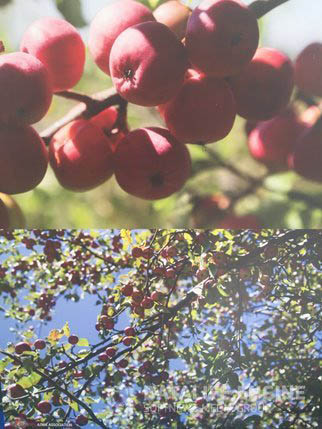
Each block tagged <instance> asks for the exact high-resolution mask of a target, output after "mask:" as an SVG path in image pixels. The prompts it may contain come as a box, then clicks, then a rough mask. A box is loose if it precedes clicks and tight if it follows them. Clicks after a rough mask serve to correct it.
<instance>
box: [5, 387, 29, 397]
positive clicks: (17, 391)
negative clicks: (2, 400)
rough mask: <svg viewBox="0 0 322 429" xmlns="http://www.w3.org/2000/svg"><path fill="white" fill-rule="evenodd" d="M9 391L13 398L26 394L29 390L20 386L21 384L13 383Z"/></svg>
mask: <svg viewBox="0 0 322 429" xmlns="http://www.w3.org/2000/svg"><path fill="white" fill-rule="evenodd" d="M8 393H9V396H10V397H11V398H12V399H16V398H20V397H21V396H24V395H26V393H27V392H26V391H25V389H24V388H23V387H22V386H20V384H11V385H10V386H9V387H8Z"/></svg>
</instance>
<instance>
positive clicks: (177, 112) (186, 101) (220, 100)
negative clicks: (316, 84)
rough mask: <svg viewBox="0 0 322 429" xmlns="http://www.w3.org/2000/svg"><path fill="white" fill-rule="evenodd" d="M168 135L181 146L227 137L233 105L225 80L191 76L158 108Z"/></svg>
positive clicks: (231, 95)
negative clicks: (181, 144)
mask: <svg viewBox="0 0 322 429" xmlns="http://www.w3.org/2000/svg"><path fill="white" fill-rule="evenodd" d="M161 112H162V116H163V117H164V120H165V123H166V125H167V128H168V129H169V131H170V133H171V134H172V135H173V136H174V137H175V138H176V139H178V140H179V141H181V142H183V143H199V144H200V143H211V142H215V141H217V140H221V139H223V138H224V137H226V136H227V134H228V133H229V132H230V130H231V129H232V127H233V124H234V121H235V117H236V103H235V100H234V96H233V94H232V91H231V89H230V87H229V85H228V83H227V82H226V81H225V80H224V79H217V78H215V77H210V76H205V75H202V74H199V73H198V74H197V73H194V74H191V75H190V76H189V77H188V78H187V79H186V80H185V82H184V84H183V86H182V87H181V88H180V90H179V92H178V93H177V94H176V95H175V96H174V97H173V98H172V99H171V100H170V101H169V102H168V103H166V104H164V105H163V106H161Z"/></svg>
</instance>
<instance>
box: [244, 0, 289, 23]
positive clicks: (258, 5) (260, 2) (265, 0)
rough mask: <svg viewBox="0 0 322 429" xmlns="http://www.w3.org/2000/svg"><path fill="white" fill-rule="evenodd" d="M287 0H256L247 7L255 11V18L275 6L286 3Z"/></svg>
mask: <svg viewBox="0 0 322 429" xmlns="http://www.w3.org/2000/svg"><path fill="white" fill-rule="evenodd" d="M287 1H288V0H256V1H254V2H253V3H251V4H250V5H249V6H248V7H249V8H250V9H251V10H252V11H253V12H254V13H255V15H256V17H257V19H259V18H261V17H262V16H264V15H266V13H268V12H270V11H271V10H273V9H275V8H276V7H277V6H280V5H282V4H283V3H286V2H287Z"/></svg>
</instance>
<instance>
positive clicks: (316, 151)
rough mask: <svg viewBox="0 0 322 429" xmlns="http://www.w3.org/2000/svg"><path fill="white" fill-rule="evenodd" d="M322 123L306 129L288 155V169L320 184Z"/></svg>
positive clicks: (321, 171) (321, 178)
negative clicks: (292, 169) (292, 151)
mask: <svg viewBox="0 0 322 429" xmlns="http://www.w3.org/2000/svg"><path fill="white" fill-rule="evenodd" d="M321 142H322V121H321V119H319V120H318V122H317V123H316V124H315V125H314V126H313V127H310V128H308V129H307V130H306V131H305V132H304V133H303V134H302V135H301V136H300V137H299V139H298V140H297V142H296V145H295V149H294V153H293V154H292V155H290V159H289V163H290V167H291V168H294V170H295V171H296V172H297V173H298V174H300V175H301V176H303V177H304V178H306V179H308V180H313V181H316V182H322V169H321V162H322V144H321Z"/></svg>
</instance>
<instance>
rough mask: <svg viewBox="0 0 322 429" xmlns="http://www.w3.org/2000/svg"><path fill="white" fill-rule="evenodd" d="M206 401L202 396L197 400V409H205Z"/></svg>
mask: <svg viewBox="0 0 322 429" xmlns="http://www.w3.org/2000/svg"><path fill="white" fill-rule="evenodd" d="M205 402H206V401H205V400H204V398H202V397H201V396H200V397H199V398H197V399H196V401H195V404H196V405H197V407H199V408H201V407H203V405H205Z"/></svg>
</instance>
